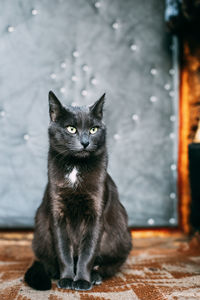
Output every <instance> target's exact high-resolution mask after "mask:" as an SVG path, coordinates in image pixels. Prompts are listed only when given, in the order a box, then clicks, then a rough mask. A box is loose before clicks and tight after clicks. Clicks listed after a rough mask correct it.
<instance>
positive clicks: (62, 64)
mask: <svg viewBox="0 0 200 300" xmlns="http://www.w3.org/2000/svg"><path fill="white" fill-rule="evenodd" d="M66 66H67V64H66V62H64V61H63V62H62V63H61V64H60V67H61V68H62V69H65V68H66Z"/></svg>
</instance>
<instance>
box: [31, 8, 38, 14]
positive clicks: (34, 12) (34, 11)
mask: <svg viewBox="0 0 200 300" xmlns="http://www.w3.org/2000/svg"><path fill="white" fill-rule="evenodd" d="M31 13H32V15H33V16H36V15H37V14H38V10H37V9H35V8H33V9H32V11H31Z"/></svg>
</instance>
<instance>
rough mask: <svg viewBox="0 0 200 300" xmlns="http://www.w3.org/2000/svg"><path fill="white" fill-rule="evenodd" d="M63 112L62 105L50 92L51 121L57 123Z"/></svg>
mask: <svg viewBox="0 0 200 300" xmlns="http://www.w3.org/2000/svg"><path fill="white" fill-rule="evenodd" d="M61 112H62V104H61V103H60V101H59V100H58V98H57V97H56V95H55V94H54V93H53V92H52V91H50V92H49V115H50V118H51V121H53V122H55V121H56V120H57V119H58V117H59V116H60V114H61Z"/></svg>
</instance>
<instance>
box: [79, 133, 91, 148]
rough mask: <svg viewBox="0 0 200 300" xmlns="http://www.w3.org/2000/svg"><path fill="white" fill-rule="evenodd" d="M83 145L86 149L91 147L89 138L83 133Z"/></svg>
mask: <svg viewBox="0 0 200 300" xmlns="http://www.w3.org/2000/svg"><path fill="white" fill-rule="evenodd" d="M81 145H83V147H84V148H86V147H87V146H88V145H89V137H88V135H87V134H85V133H83V135H82V136H81Z"/></svg>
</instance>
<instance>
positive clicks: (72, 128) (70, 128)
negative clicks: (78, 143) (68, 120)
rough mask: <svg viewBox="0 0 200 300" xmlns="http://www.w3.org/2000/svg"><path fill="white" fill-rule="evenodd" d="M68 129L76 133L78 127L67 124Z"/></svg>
mask: <svg viewBox="0 0 200 300" xmlns="http://www.w3.org/2000/svg"><path fill="white" fill-rule="evenodd" d="M67 131H69V132H70V133H76V128H75V127H73V126H67Z"/></svg>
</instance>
